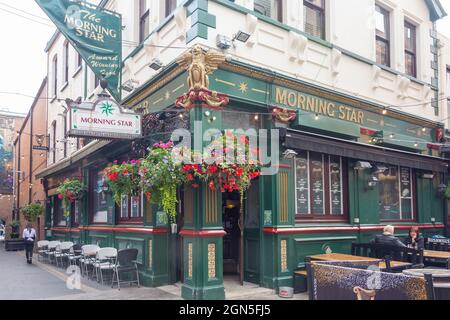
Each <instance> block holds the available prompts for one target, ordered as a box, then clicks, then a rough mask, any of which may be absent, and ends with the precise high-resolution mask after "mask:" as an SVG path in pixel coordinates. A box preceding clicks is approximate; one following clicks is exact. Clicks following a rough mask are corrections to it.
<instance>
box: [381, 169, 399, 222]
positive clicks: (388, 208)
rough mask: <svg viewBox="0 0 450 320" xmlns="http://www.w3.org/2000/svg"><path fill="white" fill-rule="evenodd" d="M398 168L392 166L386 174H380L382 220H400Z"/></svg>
mask: <svg viewBox="0 0 450 320" xmlns="http://www.w3.org/2000/svg"><path fill="white" fill-rule="evenodd" d="M398 171H399V170H398V167H394V166H390V167H389V169H388V170H387V172H386V173H385V174H380V176H379V179H380V183H379V196H380V216H381V219H382V220H388V219H400V197H399V196H400V192H399V172H398Z"/></svg>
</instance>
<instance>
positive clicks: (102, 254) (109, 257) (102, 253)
mask: <svg viewBox="0 0 450 320" xmlns="http://www.w3.org/2000/svg"><path fill="white" fill-rule="evenodd" d="M116 259H117V249H116V248H101V249H100V250H98V251H97V259H96V262H95V264H94V268H95V275H96V277H97V281H99V278H98V275H99V273H100V281H101V283H102V285H103V284H104V282H103V271H104V270H105V271H106V270H110V271H112V272H114V266H115V264H116Z"/></svg>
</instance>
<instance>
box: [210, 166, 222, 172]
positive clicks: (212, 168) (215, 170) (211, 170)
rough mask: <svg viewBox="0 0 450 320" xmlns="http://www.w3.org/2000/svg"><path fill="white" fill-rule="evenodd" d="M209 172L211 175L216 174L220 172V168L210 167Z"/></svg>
mask: <svg viewBox="0 0 450 320" xmlns="http://www.w3.org/2000/svg"><path fill="white" fill-rule="evenodd" d="M208 171H209V172H210V173H216V172H217V171H219V167H218V166H209V167H208Z"/></svg>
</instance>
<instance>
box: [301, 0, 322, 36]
mask: <svg viewBox="0 0 450 320" xmlns="http://www.w3.org/2000/svg"><path fill="white" fill-rule="evenodd" d="M303 12H304V17H303V18H304V24H305V25H304V28H305V32H306V33H308V34H310V35H312V36H315V37H319V38H321V39H325V0H303Z"/></svg>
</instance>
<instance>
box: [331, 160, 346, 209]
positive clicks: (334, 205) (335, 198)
mask: <svg viewBox="0 0 450 320" xmlns="http://www.w3.org/2000/svg"><path fill="white" fill-rule="evenodd" d="M341 176H342V166H341V161H340V158H339V157H330V199H331V214H332V215H342V214H343V208H342V183H341Z"/></svg>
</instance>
